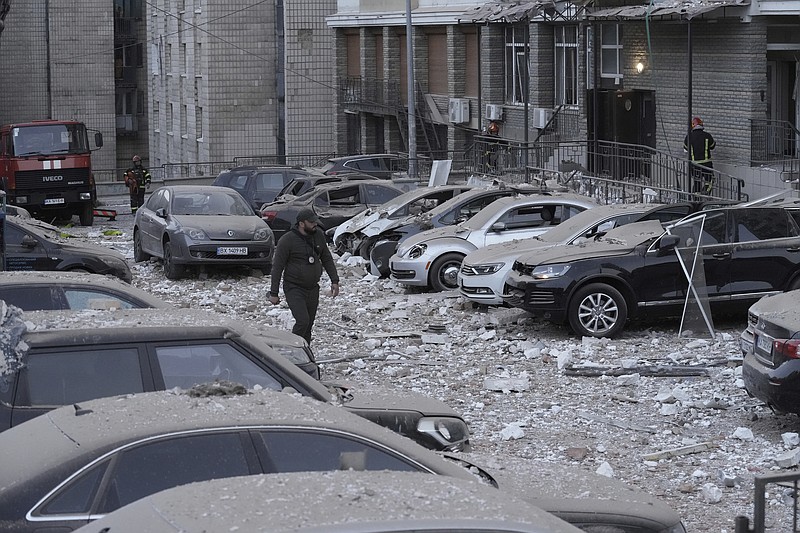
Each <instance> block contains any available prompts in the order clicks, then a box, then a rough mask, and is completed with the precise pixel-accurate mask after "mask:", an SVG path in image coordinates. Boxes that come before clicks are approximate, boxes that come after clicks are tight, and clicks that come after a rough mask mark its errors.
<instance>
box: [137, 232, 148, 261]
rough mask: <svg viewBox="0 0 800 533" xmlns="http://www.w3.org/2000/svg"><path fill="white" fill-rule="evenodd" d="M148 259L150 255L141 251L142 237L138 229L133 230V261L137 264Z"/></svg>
mask: <svg viewBox="0 0 800 533" xmlns="http://www.w3.org/2000/svg"><path fill="white" fill-rule="evenodd" d="M148 259H150V254H148V253H147V252H145V251H144V250H142V236H141V235H140V234H139V230H138V229H134V230H133V260H134V261H135V262H137V263H141V262H142V261H147V260H148Z"/></svg>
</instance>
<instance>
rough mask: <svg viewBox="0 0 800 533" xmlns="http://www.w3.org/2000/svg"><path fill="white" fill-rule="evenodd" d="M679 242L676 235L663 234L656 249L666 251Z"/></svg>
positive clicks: (679, 239)
mask: <svg viewBox="0 0 800 533" xmlns="http://www.w3.org/2000/svg"><path fill="white" fill-rule="evenodd" d="M680 242H681V238H680V237H679V236H678V235H664V236H663V237H661V241H659V243H658V249H659V251H661V252H668V251H669V250H672V249H674V248H675V247H676V246H678V244H679V243H680Z"/></svg>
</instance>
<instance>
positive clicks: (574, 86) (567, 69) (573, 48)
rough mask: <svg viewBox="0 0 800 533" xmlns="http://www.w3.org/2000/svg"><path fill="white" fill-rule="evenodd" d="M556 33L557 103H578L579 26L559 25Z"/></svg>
mask: <svg viewBox="0 0 800 533" xmlns="http://www.w3.org/2000/svg"><path fill="white" fill-rule="evenodd" d="M555 35H556V43H555V44H556V60H555V83H556V87H555V89H556V104H559V105H578V27H577V26H557V27H556V28H555Z"/></svg>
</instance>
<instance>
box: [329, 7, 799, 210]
mask: <svg viewBox="0 0 800 533" xmlns="http://www.w3.org/2000/svg"><path fill="white" fill-rule="evenodd" d="M798 14H800V2H798V1H790V2H776V1H772V0H767V1H763V2H759V3H753V4H752V5H751V4H750V3H749V2H747V1H746V0H730V1H722V2H702V1H701V2H695V3H692V4H690V5H685V4H683V3H680V4H678V3H676V4H675V5H671V4H669V5H665V4H659V6H658V7H652V6H648V4H646V3H645V4H638V3H637V4H633V3H632V2H613V3H611V2H609V3H607V2H595V3H593V4H589V5H587V4H584V3H581V4H577V3H576V4H569V3H556V4H552V5H546V4H544V3H542V2H518V1H517V2H504V1H495V2H488V3H483V2H475V1H474V0H473V1H459V0H451V1H448V2H441V1H435V0H418V1H415V2H413V3H412V13H411V15H412V25H413V33H412V37H413V47H414V50H413V58H414V78H415V82H416V84H417V89H416V93H415V94H416V107H417V109H418V118H417V120H418V121H419V126H418V128H417V131H419V132H421V133H423V135H422V140H421V141H419V140H418V145H417V150H418V152H421V153H426V152H428V153H431V154H435V152H436V151H437V150H439V151H442V150H459V149H461V148H462V147H464V146H468V145H469V144H470V143H471V142H473V141H474V140H475V139H476V138H480V137H481V136H484V135H486V134H487V133H489V134H495V135H493V137H495V138H496V139H497V141H498V142H505V143H511V144H517V145H522V146H528V145H530V143H532V142H533V141H534V140H536V141H542V140H548V141H551V142H575V141H582V142H583V143H584V144H585V143H586V141H595V140H596V141H607V142H613V143H621V144H625V145H636V146H642V147H646V148H647V149H648V150H649V151H650V152H649V155H648V156H647V157H648V162H647V164H646V165H639V166H638V167H637V168H638V170H637V172H645V171H646V170H647V169H648V168H650V164H651V162H652V161H653V160H654V159H655V158H656V157H658V158H661V157H664V158H675V159H676V160H680V159H681V158H685V157H686V156H685V155H684V152H683V139H684V136H685V135H686V133H687V130H688V123H689V121H690V118H691V117H692V116H694V115H699V116H701V117H702V118H703V120H704V121H705V126H706V129H707V130H708V131H710V132H712V133H713V135H714V136H715V138H716V140H717V149H716V151H715V153H714V159H715V167H716V168H718V169H720V170H722V171H723V172H725V173H726V174H729V175H731V176H733V178H732V182H733V183H736V179H737V178H738V179H741V180H743V182H739V183H743V186H744V190H745V193H746V194H748V195H751V196H753V195H755V197H757V196H761V195H762V194H764V193H765V192H766V191H768V190H770V189H773V190H778V189H781V188H783V187H784V186H785V185H784V180H785V179H794V178H797V177H798V170H800V168H798V142H799V141H798V137H799V136H800V135H798V130H797V125H798V123H800V108H798V106H797V98H798V95H797V89H796V87H797V75H798V70H800V69H798V63H797V57H800V37H798V36H800V32H797V31H792V30H791V29H790V28H792V27H793V28H795V29H796V28H797V22H796V21H797V15H798ZM405 15H406V10H405V1H404V0H393V1H387V2H382V3H380V8H378V9H376V7H375V4H374V3H371V2H357V1H353V0H339V2H338V8H337V13H336V14H335V15H333V16H331V17H329V18H328V24H329V25H330V26H331V27H333V28H335V30H336V52H337V59H336V65H337V72H338V75H339V79H340V88H341V89H340V95H341V97H340V99H339V102H338V110H339V112H338V113H337V122H336V131H337V139H338V145H337V149H338V150H339V151H353V150H359V151H373V150H376V149H380V150H389V151H405V150H407V139H406V137H405V135H404V133H403V132H404V129H405V128H406V127H407V123H406V122H404V119H403V116H402V115H403V112H404V106H405V105H406V102H407V98H408V97H407V95H408V91H407V88H406V86H407V81H406V74H405V68H406V58H405V54H406V51H405V41H406V38H405V33H406V16H405ZM556 126H557V127H556ZM426 131H429V132H431V134H429V135H424V133H425V132H426ZM417 137H418V139H419V138H420V135H417ZM553 156H555V152H554V153H553ZM553 158H554V157H551V159H553ZM576 158H577V159H578V160H577V161H571V162H572V163H575V164H576V166H579V167H589V170H590V171H592V172H596V173H607V174H609V175H611V177H614V178H628V177H630V176H627V175H626V176H623V175H619V174H618V173H617V172H615V170H616V169H615V168H610V169H609V168H603V163H597V162H596V161H594V162H593V161H590V160H587V157H586V154H585V153H584V154H583V156H581V155H580V154H577V155H576ZM562 162H563V160H562V161H550V164H554V166H556V167H557V166H558V164H559V163H562ZM537 163H539V164H543V163H544V162H543V161H537ZM593 164H594V167H593Z"/></svg>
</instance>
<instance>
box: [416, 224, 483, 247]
mask: <svg viewBox="0 0 800 533" xmlns="http://www.w3.org/2000/svg"><path fill="white" fill-rule="evenodd" d="M470 233H471V231H470V230H468V229H467V228H465V227H464V226H461V225H459V224H456V225H454V226H442V227H441V228H433V229H429V230H425V231H423V232H422V233H417V234H416V235H413V236H411V237H409V238H408V239H406V240H405V241H404V242H403V246H404V247H409V246H413V245H415V244H417V243H419V242H423V241H432V240H435V239H446V238H448V237H457V238H461V239H466V238H467V237H469V234H470Z"/></svg>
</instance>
